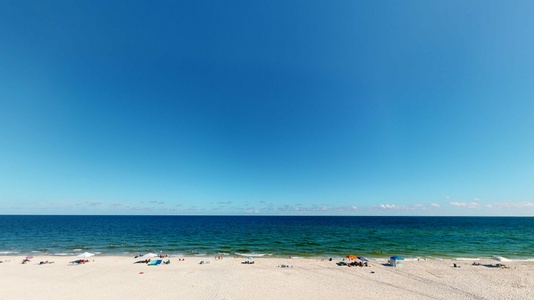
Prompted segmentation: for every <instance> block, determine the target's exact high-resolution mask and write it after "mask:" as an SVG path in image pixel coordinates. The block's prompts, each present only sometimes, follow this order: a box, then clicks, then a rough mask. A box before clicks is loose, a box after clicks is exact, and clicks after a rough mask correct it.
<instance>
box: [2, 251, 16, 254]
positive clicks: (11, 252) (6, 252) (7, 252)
mask: <svg viewBox="0 0 534 300" xmlns="http://www.w3.org/2000/svg"><path fill="white" fill-rule="evenodd" d="M17 253H19V252H17V251H0V254H17Z"/></svg>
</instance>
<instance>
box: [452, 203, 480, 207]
mask: <svg viewBox="0 0 534 300" xmlns="http://www.w3.org/2000/svg"><path fill="white" fill-rule="evenodd" d="M450 204H451V205H452V206H457V207H466V208H477V207H478V203H476V202H451V203H450Z"/></svg>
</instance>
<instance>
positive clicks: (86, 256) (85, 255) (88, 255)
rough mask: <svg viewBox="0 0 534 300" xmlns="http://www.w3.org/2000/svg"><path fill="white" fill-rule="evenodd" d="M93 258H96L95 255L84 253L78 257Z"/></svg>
mask: <svg viewBox="0 0 534 300" xmlns="http://www.w3.org/2000/svg"><path fill="white" fill-rule="evenodd" d="M91 256H95V255H94V253H89V252H84V253H82V254H80V255H77V256H76V257H81V258H88V257H91Z"/></svg>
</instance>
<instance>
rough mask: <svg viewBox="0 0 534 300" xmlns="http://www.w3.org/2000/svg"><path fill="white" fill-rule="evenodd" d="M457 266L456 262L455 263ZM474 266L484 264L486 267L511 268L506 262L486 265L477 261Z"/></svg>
mask: <svg viewBox="0 0 534 300" xmlns="http://www.w3.org/2000/svg"><path fill="white" fill-rule="evenodd" d="M454 265H455V266H456V264H454ZM473 266H484V267H488V268H501V269H510V266H507V265H505V264H495V265H493V264H486V265H481V264H480V263H477V262H473Z"/></svg>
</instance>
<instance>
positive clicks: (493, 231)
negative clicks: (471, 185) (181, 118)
mask: <svg viewBox="0 0 534 300" xmlns="http://www.w3.org/2000/svg"><path fill="white" fill-rule="evenodd" d="M81 251H89V252H96V253H98V254H100V255H134V254H137V253H145V252H148V251H150V252H152V251H154V252H158V253H159V252H160V251H161V252H163V253H167V254H170V255H215V254H217V253H224V254H229V255H233V254H234V253H261V254H266V255H273V256H302V257H306V256H308V257H309V256H340V255H346V254H349V253H353V254H357V255H364V256H370V257H374V258H381V257H388V256H390V255H401V256H405V257H428V258H458V257H464V258H478V257H492V256H504V257H507V258H512V259H532V258H534V218H532V217H333V216H331V217H304V216H12V215H8V216H6V215H4V216H0V255H27V254H32V255H45V254H46V255H75V254H77V253H79V252H81Z"/></svg>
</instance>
